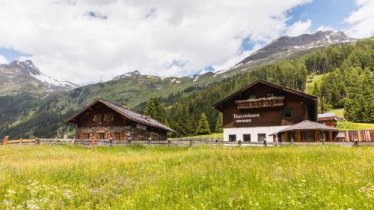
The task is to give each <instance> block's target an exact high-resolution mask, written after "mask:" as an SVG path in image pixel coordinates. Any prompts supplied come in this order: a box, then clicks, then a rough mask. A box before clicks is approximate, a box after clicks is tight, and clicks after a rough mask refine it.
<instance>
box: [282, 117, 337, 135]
mask: <svg viewBox="0 0 374 210" xmlns="http://www.w3.org/2000/svg"><path fill="white" fill-rule="evenodd" d="M295 130H321V131H338V129H336V128H334V127H330V126H327V125H324V124H321V123H317V122H313V121H309V120H304V121H301V122H299V123H297V124H295V125H292V126H290V127H288V128H285V129H283V130H280V131H278V133H284V132H287V131H295Z"/></svg>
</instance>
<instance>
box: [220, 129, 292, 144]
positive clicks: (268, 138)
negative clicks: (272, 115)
mask: <svg viewBox="0 0 374 210" xmlns="http://www.w3.org/2000/svg"><path fill="white" fill-rule="evenodd" d="M287 127H289V126H266V127H248V128H224V129H223V140H224V141H229V135H236V141H243V134H251V142H258V138H257V134H259V133H265V134H266V141H267V142H273V137H272V136H269V135H270V134H273V133H277V132H278V131H280V130H283V129H285V128H287Z"/></svg>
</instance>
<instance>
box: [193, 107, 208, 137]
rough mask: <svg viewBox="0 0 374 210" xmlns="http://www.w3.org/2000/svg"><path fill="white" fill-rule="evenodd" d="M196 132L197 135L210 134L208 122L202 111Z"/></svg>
mask: <svg viewBox="0 0 374 210" xmlns="http://www.w3.org/2000/svg"><path fill="white" fill-rule="evenodd" d="M196 133H197V134H199V135H204V134H210V128H209V122H208V119H207V117H206V114H205V113H204V112H203V113H202V114H201V117H200V120H199V125H198V126H197V130H196Z"/></svg>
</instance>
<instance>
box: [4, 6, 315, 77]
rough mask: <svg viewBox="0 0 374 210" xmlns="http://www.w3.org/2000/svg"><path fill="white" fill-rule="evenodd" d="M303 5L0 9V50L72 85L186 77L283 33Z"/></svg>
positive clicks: (18, 7)
mask: <svg viewBox="0 0 374 210" xmlns="http://www.w3.org/2000/svg"><path fill="white" fill-rule="evenodd" d="M307 2H310V1H309V0H285V1H282V4H280V3H279V1H277V0H264V1H260V2H258V1H256V2H255V1H246V0H241V1H235V3H233V2H232V1H230V0H222V1H215V0H206V1H198V0H190V1H172V0H165V1H156V0H153V1H143V0H129V1H121V0H118V1H117V0H111V1H104V0H82V1H78V0H56V1H47V0H36V1H32V2H31V1H21V0H14V1H7V2H1V3H0V9H1V11H2V12H1V13H0V29H1V31H2V36H0V47H7V48H13V49H15V50H18V51H20V52H23V53H26V54H30V55H31V57H29V58H28V59H32V60H33V61H34V62H35V63H36V65H38V66H39V67H40V68H41V69H43V71H46V72H47V73H48V74H50V75H51V76H54V77H56V78H60V79H62V80H70V81H73V82H77V83H86V82H90V81H97V80H99V79H100V78H103V79H104V80H106V79H109V78H112V77H113V76H114V75H118V74H121V73H124V72H127V71H129V70H133V69H140V70H141V71H142V72H144V73H146V74H157V75H161V76H170V75H186V74H190V73H191V71H198V70H200V69H204V68H206V67H208V66H224V65H225V63H226V62H227V61H228V60H230V59H232V58H235V57H238V59H240V58H241V57H243V55H247V54H248V52H247V50H250V49H244V50H241V49H242V48H241V45H242V42H243V40H244V39H250V40H251V42H252V43H254V45H256V44H258V43H266V42H269V41H270V40H272V39H274V38H276V37H278V36H280V35H281V34H285V33H287V31H292V32H293V33H295V31H296V32H298V30H300V28H301V30H303V29H305V28H307V26H308V24H310V23H308V22H302V23H300V24H301V25H300V26H299V25H294V26H292V27H294V29H288V28H289V27H288V26H287V24H286V21H287V19H288V18H289V17H288V16H287V10H289V9H290V8H293V7H295V6H298V5H301V4H304V3H307Z"/></svg>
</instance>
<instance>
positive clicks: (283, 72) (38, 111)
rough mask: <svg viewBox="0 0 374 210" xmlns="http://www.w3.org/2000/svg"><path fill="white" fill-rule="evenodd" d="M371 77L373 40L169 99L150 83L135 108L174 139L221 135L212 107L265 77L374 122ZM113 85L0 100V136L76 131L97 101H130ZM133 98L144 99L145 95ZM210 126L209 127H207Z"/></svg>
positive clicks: (324, 105) (334, 48)
mask: <svg viewBox="0 0 374 210" xmlns="http://www.w3.org/2000/svg"><path fill="white" fill-rule="evenodd" d="M373 74H374V39H373V38H371V39H365V40H361V41H357V42H355V43H346V44H336V45H332V46H330V47H328V48H323V49H317V50H313V51H311V52H309V53H306V54H304V55H302V56H301V57H300V56H299V57H297V58H294V59H289V60H283V61H280V62H277V63H274V64H269V65H265V66H262V67H258V68H256V69H254V70H251V71H244V72H242V73H240V74H237V75H235V76H233V77H228V78H225V79H223V80H219V81H217V82H212V83H209V84H205V85H203V86H202V85H196V86H193V85H192V86H188V87H187V86H186V87H184V88H181V89H179V90H178V89H176V90H175V91H177V92H173V93H172V94H170V95H169V96H167V97H161V98H154V97H155V96H158V95H157V87H154V86H152V84H149V89H150V90H154V91H150V94H148V95H147V97H153V99H152V100H151V103H148V105H147V103H144V102H143V103H141V104H138V105H137V107H135V109H136V110H137V111H140V112H145V113H146V114H148V115H151V116H152V117H155V118H156V119H158V120H160V121H162V122H164V123H166V124H168V125H169V126H170V127H171V128H173V129H174V130H176V131H177V134H175V135H176V136H189V135H195V134H196V133H199V134H203V133H206V132H209V131H211V132H214V131H221V129H222V120H221V119H220V118H219V113H218V112H217V111H216V110H215V109H213V108H212V107H211V105H212V104H214V103H215V102H217V101H219V100H220V99H222V98H223V97H225V96H227V95H229V94H231V93H233V92H234V91H236V90H238V89H240V88H241V87H243V86H245V85H248V84H249V83H250V82H252V81H254V80H256V79H264V80H268V81H271V82H275V83H277V84H280V85H284V86H288V87H291V88H296V89H299V90H303V91H306V92H308V93H311V94H314V95H317V96H318V97H319V99H320V100H319V111H320V112H324V111H326V110H329V109H332V108H345V110H346V112H345V117H346V118H347V119H348V120H351V121H354V122H369V123H374V76H373ZM144 78H145V77H140V78H138V80H142V79H144ZM316 78H318V79H316ZM148 80H149V79H148ZM148 80H147V81H148ZM131 81H135V79H132V80H131ZM147 81H145V82H147ZM160 81H161V82H165V81H162V80H160ZM112 83H114V84H115V87H116V86H118V87H119V86H123V84H122V82H121V80H119V81H113V82H112ZM169 83H170V82H169ZM169 83H168V84H169ZM129 84H130V85H131V82H130V83H129ZM145 84H148V83H145ZM307 86H308V87H307ZM112 87H113V85H112V84H111V83H103V84H97V85H94V87H89V86H87V87H83V88H78V89H75V90H72V91H69V92H67V93H57V94H51V95H49V96H45V97H42V98H40V97H35V96H31V95H27V94H23V95H18V96H4V97H0V137H1V136H4V135H10V136H12V137H14V138H16V137H24V138H25V137H29V136H38V137H53V136H56V135H59V136H62V135H63V134H72V128H70V127H69V126H67V125H64V120H65V119H66V118H67V117H68V116H70V115H71V114H72V113H73V112H75V111H77V109H79V108H80V107H81V106H83V104H85V103H87V102H89V101H90V100H92V99H94V98H95V97H100V96H101V97H104V98H105V99H108V100H112V101H117V102H119V103H124V102H125V103H126V101H123V100H122V99H126V100H127V98H126V97H122V96H124V95H126V94H128V92H123V91H122V92H121V90H120V89H119V88H116V89H112ZM147 87H148V86H147ZM128 88H130V89H131V86H128ZM104 90H105V91H104ZM133 95H134V94H133ZM164 95H165V94H164ZM135 96H136V97H137V99H139V98H140V97H142V95H141V94H135ZM120 98H121V100H119V99H120ZM129 100H130V99H129ZM131 101H134V100H131ZM139 102H141V100H139ZM133 105H136V104H133ZM130 107H131V106H130ZM207 123H208V124H209V129H206V124H207Z"/></svg>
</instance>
